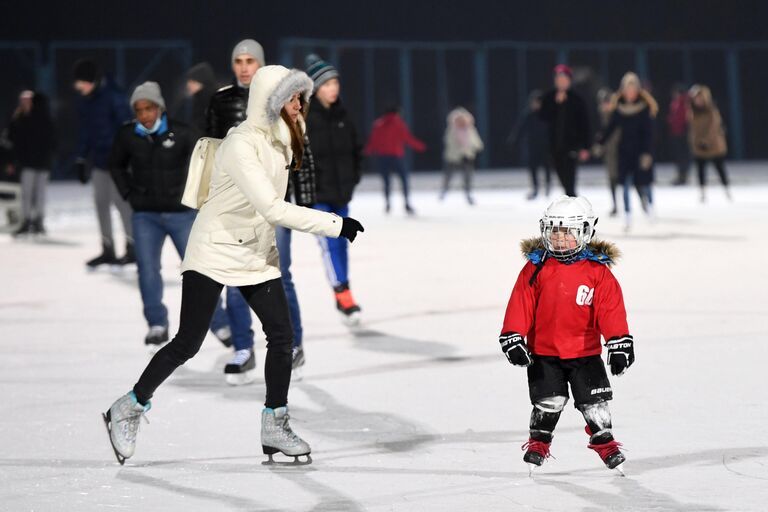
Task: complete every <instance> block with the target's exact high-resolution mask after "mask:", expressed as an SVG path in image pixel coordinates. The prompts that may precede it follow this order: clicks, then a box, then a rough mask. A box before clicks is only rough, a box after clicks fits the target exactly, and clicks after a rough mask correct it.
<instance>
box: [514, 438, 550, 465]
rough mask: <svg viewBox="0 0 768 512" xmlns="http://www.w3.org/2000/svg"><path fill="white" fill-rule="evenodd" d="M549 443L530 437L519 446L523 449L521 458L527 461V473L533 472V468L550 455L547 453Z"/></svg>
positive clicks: (542, 462)
mask: <svg viewBox="0 0 768 512" xmlns="http://www.w3.org/2000/svg"><path fill="white" fill-rule="evenodd" d="M551 444H552V443H547V442H545V441H537V440H536V439H533V438H530V439H528V442H527V443H525V444H523V446H521V447H520V448H521V449H523V450H525V455H523V460H524V461H525V462H527V463H528V472H529V474H530V473H532V472H533V469H535V468H537V467H539V466H541V465H542V464H544V461H545V460H547V459H548V458H549V457H550V456H551V455H550V453H549V446H550V445H551Z"/></svg>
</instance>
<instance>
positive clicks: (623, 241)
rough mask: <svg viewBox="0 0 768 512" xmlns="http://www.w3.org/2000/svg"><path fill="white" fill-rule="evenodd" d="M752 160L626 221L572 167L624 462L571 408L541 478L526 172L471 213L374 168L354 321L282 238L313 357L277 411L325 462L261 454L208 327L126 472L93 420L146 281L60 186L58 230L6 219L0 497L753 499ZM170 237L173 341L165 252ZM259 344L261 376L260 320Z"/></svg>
mask: <svg viewBox="0 0 768 512" xmlns="http://www.w3.org/2000/svg"><path fill="white" fill-rule="evenodd" d="M762 174H764V171H762V170H757V171H753V172H752V173H751V174H745V175H743V176H740V175H739V174H738V172H736V173H735V177H736V179H735V180H734V182H735V185H734V187H733V195H734V201H733V202H732V203H729V202H728V201H726V199H725V197H724V194H723V191H722V189H721V188H720V187H719V186H716V185H714V184H713V185H712V186H710V188H709V201H708V202H707V203H706V204H703V205H702V204H700V203H699V201H698V193H697V190H696V188H695V187H693V186H691V187H688V188H683V189H681V188H672V187H669V186H660V187H657V189H656V204H657V219H656V221H655V222H649V221H648V220H647V219H646V218H644V217H643V216H642V214H636V215H635V217H636V223H635V227H634V229H633V230H632V231H631V232H630V233H628V234H625V233H624V232H623V230H622V224H621V220H620V219H619V218H610V217H608V215H607V213H608V210H609V209H610V207H609V197H608V193H607V191H606V190H605V187H604V186H603V185H601V183H600V179H599V176H601V174H599V175H598V174H596V173H593V174H592V175H590V174H589V172H585V174H584V178H583V180H582V183H583V186H581V189H580V192H581V193H582V194H583V195H586V196H587V197H588V198H590V199H591V200H592V202H593V204H594V206H595V210H596V212H597V213H598V214H599V215H600V221H599V223H598V225H597V233H598V236H599V237H602V238H605V239H608V240H611V241H613V242H615V243H616V244H617V245H618V246H619V248H620V249H621V250H622V251H623V253H624V256H623V258H622V259H621V260H620V261H619V263H618V265H617V266H616V267H615V269H614V272H615V274H616V275H617V277H618V278H619V281H620V282H621V284H622V286H623V290H624V297H625V301H626V304H627V309H628V314H629V323H630V328H631V331H632V333H633V334H634V336H635V341H636V355H637V360H636V363H635V365H634V366H633V367H632V368H631V369H630V370H629V371H628V372H627V374H626V375H624V376H623V377H621V378H618V379H617V378H614V379H612V384H613V388H614V395H615V399H614V401H613V402H612V403H611V407H612V411H613V418H614V432H615V435H616V438H617V439H618V440H619V441H621V442H623V443H624V448H625V453H626V455H627V459H628V461H627V463H626V464H625V471H626V473H627V476H626V478H622V477H619V476H617V475H616V474H615V473H614V472H611V471H609V470H607V469H606V468H605V467H604V466H603V464H602V462H601V461H600V460H599V458H598V456H597V455H596V454H595V453H594V452H593V451H591V450H589V449H587V448H586V444H587V436H586V435H585V433H584V431H583V419H582V418H581V415H580V414H579V413H578V412H577V411H576V410H575V409H574V408H573V407H572V405H571V404H570V403H569V405H568V406H567V408H566V410H565V412H564V413H563V416H562V418H561V421H560V424H559V426H558V429H557V431H556V436H555V440H554V443H553V445H552V454H553V455H554V457H553V458H551V459H549V460H548V461H547V463H545V465H544V466H543V467H542V468H540V470H538V472H537V473H536V474H535V475H534V476H533V477H529V476H528V469H527V467H526V465H525V463H523V461H522V454H523V452H522V451H521V450H520V446H521V445H522V444H523V443H524V442H525V441H526V440H527V438H528V431H527V429H528V417H529V414H530V408H531V406H530V404H529V401H528V397H527V385H526V379H525V371H524V370H521V369H519V368H515V367H512V366H511V365H509V364H508V363H507V361H506V359H505V358H504V356H503V355H502V353H501V351H500V350H499V345H498V342H497V337H498V334H499V330H500V328H501V321H502V317H503V314H504V309H505V306H506V302H507V299H508V297H509V293H510V291H511V288H512V285H513V283H514V281H515V279H516V277H517V274H518V272H519V270H520V268H521V267H522V265H523V263H524V260H523V258H522V256H521V254H520V251H519V249H518V244H519V241H520V239H521V238H524V237H531V236H535V235H537V234H538V219H539V216H540V214H541V212H542V211H543V209H544V207H545V206H546V204H547V201H546V200H545V199H544V198H541V199H538V200H535V201H532V202H527V201H526V200H525V198H524V197H525V193H526V189H525V188H524V187H523V186H522V185H523V184H524V183H525V177H524V175H522V174H520V176H519V177H518V178H515V179H514V180H512V179H507V178H505V177H504V176H503V175H499V174H493V175H488V176H480V177H479V178H478V184H479V190H478V191H477V193H476V199H477V203H478V204H477V205H476V206H475V207H470V206H468V205H466V203H465V202H464V201H463V198H462V197H461V194H460V193H459V192H458V191H456V192H453V194H452V195H450V196H449V197H448V198H447V199H446V200H445V202H442V203H441V202H439V201H438V199H437V192H436V191H435V190H433V187H432V186H430V182H429V179H430V178H419V179H417V180H416V185H417V187H416V188H417V190H416V192H415V194H414V205H415V207H416V209H417V211H418V216H416V217H415V218H409V217H406V216H405V215H404V213H403V211H402V202H401V201H400V200H399V196H397V197H396V200H395V202H394V208H393V212H392V214H390V215H388V216H387V215H385V214H384V212H383V200H382V198H381V196H380V193H379V192H378V186H379V183H378V181H377V180H376V179H375V178H373V177H368V178H366V180H365V182H364V184H363V187H361V191H360V192H359V193H358V195H357V196H356V198H355V200H354V202H353V204H352V212H353V213H352V214H353V216H354V217H356V218H358V219H359V220H360V221H361V222H362V223H363V224H364V226H365V228H366V231H365V233H363V234H362V235H360V237H359V238H358V240H357V241H356V242H355V243H354V244H353V246H352V247H351V283H352V288H353V291H354V292H355V295H356V298H357V300H358V301H359V303H360V305H361V306H362V307H363V324H362V325H361V327H360V328H358V329H356V330H354V331H351V330H350V329H348V328H346V327H345V326H343V325H342V323H341V322H340V320H339V316H338V314H337V312H336V310H335V304H334V302H333V295H332V293H331V289H330V288H329V286H328V284H327V282H326V279H325V276H324V273H323V268H322V265H321V261H320V257H319V249H318V246H317V242H316V241H315V240H314V238H313V237H312V236H310V235H303V234H296V235H295V236H294V242H293V243H294V245H293V261H294V265H293V274H294V280H295V283H296V286H297V288H298V293H299V299H300V301H301V307H302V314H303V318H304V329H305V350H306V355H307V365H306V366H305V369H304V371H303V379H302V380H301V381H298V382H297V381H294V383H293V384H292V386H291V392H290V397H289V399H290V407H291V413H292V420H291V422H292V426H293V427H294V429H295V430H296V431H297V433H299V434H300V435H301V436H302V437H304V438H305V439H306V440H307V441H309V443H310V444H311V445H312V449H313V453H312V455H313V459H314V463H313V464H312V465H309V466H302V467H283V466H266V465H263V464H262V462H263V461H264V460H265V456H263V455H262V454H261V446H260V441H259V421H260V411H261V407H262V405H261V404H262V402H263V399H264V384H263V378H260V379H259V380H257V381H256V382H255V383H254V384H252V385H249V386H243V387H230V386H228V385H227V384H225V382H224V377H223V373H222V369H223V366H224V364H225V363H226V361H227V360H228V358H229V357H230V352H229V351H228V350H227V349H225V348H224V347H223V346H222V345H221V344H220V343H219V342H218V341H216V340H215V338H213V336H211V335H209V338H208V339H207V340H206V342H205V343H204V345H203V348H202V350H201V351H200V353H199V354H198V356H197V357H196V358H194V359H192V360H191V361H190V362H189V363H187V365H186V366H184V367H182V368H180V369H179V370H178V371H177V372H176V373H175V374H174V375H173V376H172V377H171V378H170V379H169V380H168V381H167V382H166V383H165V384H164V385H163V386H162V387H160V389H159V390H158V392H157V393H156V394H155V397H154V398H153V408H152V410H151V411H150V412H149V413H148V415H147V416H148V419H149V420H150V422H151V423H150V424H145V423H142V426H141V430H140V432H139V437H138V444H137V450H136V454H135V456H134V457H133V458H131V459H130V460H129V461H128V462H127V463H126V465H125V466H124V467H121V466H119V465H118V464H117V462H116V461H115V458H114V456H113V453H112V449H111V447H110V445H109V442H108V439H107V434H106V431H105V429H104V425H103V422H102V420H101V416H100V414H101V412H103V411H105V410H106V408H107V407H108V406H109V405H110V404H111V403H112V401H113V400H115V399H116V398H117V397H118V396H120V395H121V394H123V393H125V392H127V391H128V390H129V389H130V388H131V386H132V385H133V384H134V382H135V381H136V379H137V378H138V376H139V374H140V372H141V371H142V369H143V368H144V365H145V364H146V363H147V361H148V356H147V352H146V350H145V348H144V346H143V337H144V334H145V332H146V325H145V323H144V319H143V317H142V314H141V301H140V297H139V292H138V288H137V286H136V273H135V270H134V269H130V270H126V271H123V272H110V271H106V270H105V271H100V272H96V273H90V274H89V273H87V272H86V271H85V266H84V261H85V260H86V259H88V258H90V257H92V256H94V255H95V254H96V252H97V250H98V243H99V242H98V239H97V230H96V227H95V215H94V214H93V212H92V206H91V199H90V188H81V187H80V186H79V185H74V184H55V185H53V186H52V187H51V205H50V208H51V212H50V215H49V219H48V230H49V232H50V235H49V237H48V238H47V239H46V240H43V241H40V242H31V241H19V240H13V239H12V238H11V237H10V236H8V235H0V262H1V264H0V268H2V270H1V271H0V272H2V283H3V286H2V288H3V294H2V299H0V333H1V335H2V336H1V338H0V383H1V384H0V385H1V388H0V389H2V391H3V393H2V395H3V397H4V400H3V404H2V411H3V413H2V415H0V447H1V448H2V453H0V510H1V511H14V512H15V511H35V512H38V511H91V510H123V509H124V510H131V511H152V510H163V511H168V512H170V511H185V512H190V511H219V510H221V511H228V510H237V511H257V510H258V511H261V510H275V511H363V510H371V511H385V510H387V511H389V510H391V511H409V512H410V511H413V512H417V511H495V510H532V511H561V510H568V511H585V512H586V511H590V512H591V511H602V510H617V511H618V510H622V511H623V510H627V511H628V510H655V511H691V512H701V511H726V510H727V511H761V510H765V509H766V506H767V505H766V503H767V502H768V405H766V399H765V393H766V391H765V390H766V384H765V375H766V370H765V368H766V359H767V358H768V348H766V343H767V342H768V321H767V317H768V294H767V293H766V287H768V269H767V268H766V263H765V261H766V253H768V237H766V234H765V232H766V228H765V226H764V225H763V224H764V221H766V219H767V218H768V177H764V178H762V177H761V175H762ZM431 180H432V184H434V183H436V181H437V177H432V178H431ZM713 181H714V180H713ZM554 197H555V194H554V193H553V195H552V198H554ZM635 205H637V201H636V200H635ZM116 225H117V226H119V223H117V224H116ZM117 230H118V231H120V228H117ZM120 247H121V248H122V245H120ZM165 249H166V250H165V252H164V256H163V261H164V280H165V284H166V288H165V299H166V304H167V305H168V307H169V310H170V311H171V322H172V323H171V331H173V332H175V329H176V328H177V327H178V308H179V300H180V277H179V275H178V267H179V259H178V256H177V255H176V254H175V252H174V251H173V249H172V246H171V244H170V243H168V244H167V245H166V248H165ZM255 327H258V324H256V325H255ZM257 343H258V346H257V354H258V356H259V367H260V368H263V360H264V354H265V350H264V346H263V345H264V340H263V335H261V333H259V338H258V340H257ZM281 460H287V459H281Z"/></svg>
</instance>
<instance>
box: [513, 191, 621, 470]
mask: <svg viewBox="0 0 768 512" xmlns="http://www.w3.org/2000/svg"><path fill="white" fill-rule="evenodd" d="M596 223H597V218H596V217H595V215H594V213H593V212H592V205H591V204H590V203H589V201H587V200H586V199H585V198H583V197H568V196H562V197H560V198H559V199H557V200H555V201H554V202H553V203H552V204H551V205H549V207H548V208H547V210H546V211H545V212H544V216H543V217H542V219H541V221H540V229H541V238H536V239H531V240H525V241H523V242H522V244H521V247H522V249H523V253H524V254H525V256H526V258H527V259H528V262H527V263H526V264H525V267H523V270H522V271H521V272H520V275H519V276H518V278H517V282H516V283H515V287H514V289H513V290H512V296H511V297H510V299H509V304H508V305H507V311H506V315H505V317H504V327H503V329H502V334H501V336H499V343H501V349H502V350H503V351H504V354H505V355H506V356H507V359H508V360H509V362H510V363H512V364H513V365H515V366H522V367H527V368H528V389H529V395H530V398H531V403H532V404H533V411H532V412H531V421H530V439H529V440H528V442H527V443H525V444H524V445H523V448H524V449H527V451H526V453H525V455H524V456H523V460H524V461H525V462H527V463H528V464H529V465H531V468H533V467H534V466H541V464H542V463H543V462H544V460H545V459H546V458H547V457H549V447H550V444H551V443H552V436H553V432H554V430H555V426H556V425H557V421H558V419H559V418H560V413H561V412H562V410H563V408H564V407H565V404H566V403H567V401H568V396H569V395H568V386H569V384H570V388H571V392H572V393H573V399H574V404H575V406H576V408H577V409H578V410H579V411H581V413H582V414H583V415H584V419H585V420H586V422H587V426H586V431H587V434H588V435H589V436H590V439H589V444H588V445H587V446H588V447H589V448H591V449H593V450H595V451H596V452H597V453H598V455H600V458H601V459H602V460H603V462H604V463H605V465H606V466H608V467H609V468H610V469H614V468H617V467H618V466H619V465H620V464H621V463H623V462H624V460H625V457H624V454H623V453H622V452H621V451H620V450H619V447H620V446H621V443H618V442H616V440H615V439H614V438H613V433H612V432H611V413H610V410H609V409H608V400H610V399H611V398H612V396H613V394H612V391H611V385H610V382H609V381H608V376H607V374H606V372H605V367H604V366H603V363H602V361H601V359H600V354H601V352H602V347H601V346H600V337H601V336H602V337H603V338H604V339H605V340H607V341H606V343H605V346H606V348H607V349H608V365H609V366H610V367H611V373H612V374H613V375H621V374H623V373H624V372H625V371H626V370H627V368H629V367H630V366H631V365H632V363H633V362H634V360H635V355H634V349H633V340H632V336H630V335H629V328H628V327H627V314H626V311H625V310H624V300H623V298H622V294H621V288H620V287H619V283H618V282H617V281H616V278H615V277H614V276H613V274H612V273H611V271H610V268H609V267H610V266H611V265H612V264H613V263H614V261H615V259H616V258H617V257H618V256H619V252H618V249H616V247H615V246H614V245H613V244H611V243H609V242H604V241H596V240H593V236H594V233H595V224H596ZM526 339H527V344H526V341H525V340H526ZM619 471H621V469H620V468H619Z"/></svg>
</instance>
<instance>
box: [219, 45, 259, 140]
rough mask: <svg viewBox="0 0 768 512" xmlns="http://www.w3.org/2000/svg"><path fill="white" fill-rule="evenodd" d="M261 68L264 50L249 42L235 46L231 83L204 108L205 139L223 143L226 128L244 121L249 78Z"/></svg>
mask: <svg viewBox="0 0 768 512" xmlns="http://www.w3.org/2000/svg"><path fill="white" fill-rule="evenodd" d="M263 65H264V50H263V49H262V47H261V45H260V44H259V43H257V42H256V41H254V40H253V39H245V40H243V41H240V42H239V43H237V44H236V45H235V47H234V49H233V50H232V72H233V73H234V74H235V77H234V79H233V80H232V83H231V84H230V85H228V86H226V87H222V88H221V89H219V90H218V91H216V94H214V95H213V97H212V98H211V103H210V105H209V106H208V115H207V128H206V130H205V132H206V135H208V136H209V137H215V138H217V139H223V138H224V137H225V136H226V135H227V132H228V131H229V129H230V128H232V127H233V126H237V125H239V124H240V123H242V122H243V121H244V120H245V109H246V107H247V106H248V87H249V86H250V85H251V80H253V75H255V74H256V71H258V70H259V68H260V67H262V66H263Z"/></svg>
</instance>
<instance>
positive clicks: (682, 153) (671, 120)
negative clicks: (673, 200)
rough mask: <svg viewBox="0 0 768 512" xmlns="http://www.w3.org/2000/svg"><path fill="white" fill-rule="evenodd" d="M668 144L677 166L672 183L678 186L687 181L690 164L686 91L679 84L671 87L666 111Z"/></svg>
mask: <svg viewBox="0 0 768 512" xmlns="http://www.w3.org/2000/svg"><path fill="white" fill-rule="evenodd" d="M667 127H668V128H669V130H668V133H669V145H670V148H671V149H672V158H673V160H674V162H675V165H676V166H677V177H676V178H675V181H674V182H673V183H672V184H673V185H676V186H680V185H685V184H687V183H688V169H689V168H690V166H691V154H690V150H689V149H688V93H687V91H686V90H685V87H683V86H682V85H681V84H676V85H675V86H674V87H673V88H672V101H670V102H669V112H668V113H667Z"/></svg>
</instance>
